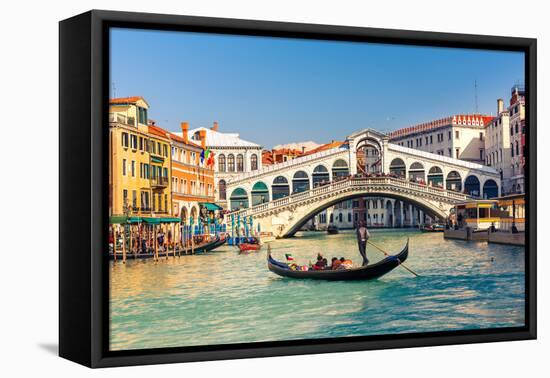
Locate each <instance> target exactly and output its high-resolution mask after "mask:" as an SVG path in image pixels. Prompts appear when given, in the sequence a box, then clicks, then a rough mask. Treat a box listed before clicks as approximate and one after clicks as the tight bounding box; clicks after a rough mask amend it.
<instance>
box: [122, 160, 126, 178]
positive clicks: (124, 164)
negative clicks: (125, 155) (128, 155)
mask: <svg viewBox="0 0 550 378" xmlns="http://www.w3.org/2000/svg"><path fill="white" fill-rule="evenodd" d="M122 176H126V159H122Z"/></svg>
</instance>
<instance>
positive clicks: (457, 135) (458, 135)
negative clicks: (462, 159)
mask: <svg viewBox="0 0 550 378" xmlns="http://www.w3.org/2000/svg"><path fill="white" fill-rule="evenodd" d="M455 138H456V139H460V133H459V131H458V130H456V131H455Z"/></svg>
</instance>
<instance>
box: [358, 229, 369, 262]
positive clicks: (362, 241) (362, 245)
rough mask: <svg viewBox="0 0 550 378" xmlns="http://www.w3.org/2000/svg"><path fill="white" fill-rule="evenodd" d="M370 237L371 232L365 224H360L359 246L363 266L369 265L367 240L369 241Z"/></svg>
mask: <svg viewBox="0 0 550 378" xmlns="http://www.w3.org/2000/svg"><path fill="white" fill-rule="evenodd" d="M369 237H370V234H369V230H367V227H366V226H365V222H364V221H361V222H359V227H357V244H358V245H359V253H360V254H361V256H362V257H363V266H366V265H368V263H369V259H368V258H367V240H369Z"/></svg>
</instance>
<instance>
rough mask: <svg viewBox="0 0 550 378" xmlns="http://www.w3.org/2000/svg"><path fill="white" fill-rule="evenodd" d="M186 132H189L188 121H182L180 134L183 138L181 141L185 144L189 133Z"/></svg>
mask: <svg viewBox="0 0 550 378" xmlns="http://www.w3.org/2000/svg"><path fill="white" fill-rule="evenodd" d="M188 132H189V123H187V122H182V123H181V136H182V138H183V141H184V142H185V143H186V144H187V142H189V135H188Z"/></svg>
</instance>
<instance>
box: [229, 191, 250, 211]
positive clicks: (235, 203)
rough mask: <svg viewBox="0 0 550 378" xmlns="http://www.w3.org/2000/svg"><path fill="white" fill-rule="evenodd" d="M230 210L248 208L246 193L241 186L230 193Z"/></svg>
mask: <svg viewBox="0 0 550 378" xmlns="http://www.w3.org/2000/svg"><path fill="white" fill-rule="evenodd" d="M229 200H230V202H231V203H230V205H231V210H239V209H247V208H248V194H247V193H246V190H244V189H243V188H237V189H235V190H234V191H233V193H231V197H230V198H229Z"/></svg>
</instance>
